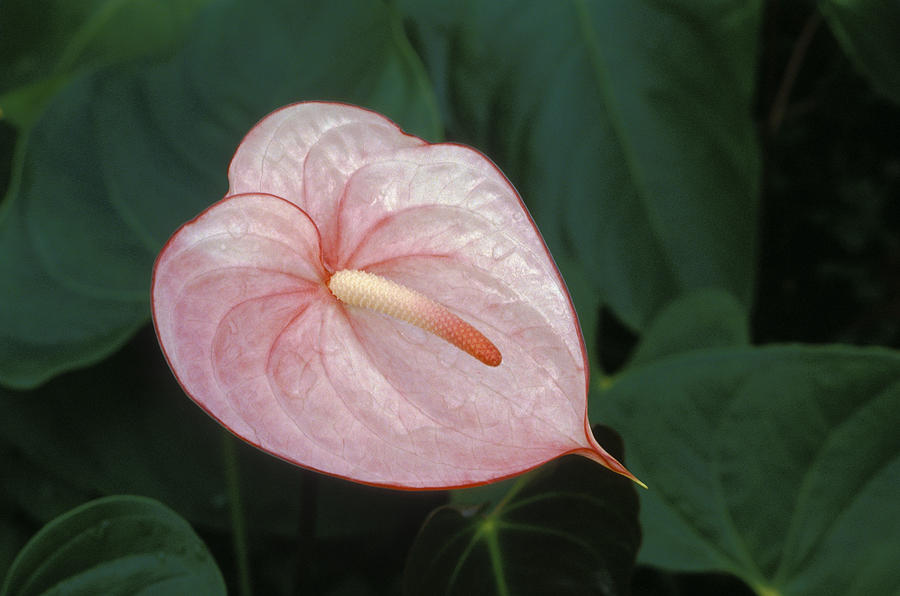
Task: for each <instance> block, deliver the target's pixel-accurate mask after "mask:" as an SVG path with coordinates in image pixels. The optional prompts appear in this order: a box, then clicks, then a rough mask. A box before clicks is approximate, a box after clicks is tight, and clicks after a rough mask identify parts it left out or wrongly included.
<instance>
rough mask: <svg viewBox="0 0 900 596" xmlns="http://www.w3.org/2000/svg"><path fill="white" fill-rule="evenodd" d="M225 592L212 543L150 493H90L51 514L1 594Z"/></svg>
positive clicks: (25, 550)
mask: <svg viewBox="0 0 900 596" xmlns="http://www.w3.org/2000/svg"><path fill="white" fill-rule="evenodd" d="M48 592H53V593H65V594H85V595H88V594H110V595H115V594H122V595H124V594H135V593H165V594H197V593H201V594H225V583H224V581H223V579H222V575H221V573H220V572H219V569H218V567H217V566H216V564H215V562H214V561H213V559H212V557H211V556H210V554H209V551H207V550H206V546H205V545H204V544H203V542H202V541H201V540H200V538H199V537H197V535H196V534H195V533H194V531H193V530H192V529H191V527H190V526H189V525H188V523H187V522H185V521H184V520H183V519H182V518H181V517H179V516H178V515H177V514H176V513H175V512H173V511H172V510H171V509H169V508H167V507H165V506H164V505H162V504H161V503H159V502H157V501H154V500H152V499H147V498H144V497H133V496H118V497H106V498H103V499H98V500H96V501H91V502H90V503H87V504H85V505H83V506H81V507H78V508H76V509H74V510H72V511H70V512H68V513H66V514H64V515H62V516H60V517H58V518H57V519H55V520H53V521H52V522H50V523H49V524H47V526H45V527H44V528H43V529H42V530H41V531H40V532H38V534H37V535H36V536H35V537H34V538H32V539H31V540H30V541H29V542H28V544H27V545H25V548H24V549H22V551H21V552H20V553H19V556H18V557H17V558H16V560H15V561H14V562H13V565H12V568H11V569H10V571H9V575H7V577H6V581H5V582H4V584H3V589H2V590H0V594H2V595H3V596H29V595H37V594H44V593H48Z"/></svg>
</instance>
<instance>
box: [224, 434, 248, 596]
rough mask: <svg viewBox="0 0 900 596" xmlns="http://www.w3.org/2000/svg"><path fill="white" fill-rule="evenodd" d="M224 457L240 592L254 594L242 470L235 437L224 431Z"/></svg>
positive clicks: (242, 594)
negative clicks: (242, 489)
mask: <svg viewBox="0 0 900 596" xmlns="http://www.w3.org/2000/svg"><path fill="white" fill-rule="evenodd" d="M222 459H223V460H224V463H225V487H226V491H227V493H228V512H229V515H230V517H231V536H232V543H233V545H234V559H235V563H236V564H237V572H238V594H240V595H241V596H252V594H253V589H252V588H251V583H250V559H249V556H248V554H247V550H248V549H247V528H246V526H245V525H244V504H243V501H242V499H241V486H240V480H241V477H240V470H239V467H238V461H237V449H236V448H235V438H234V437H233V436H232V435H231V433H229V432H228V431H225V430H223V431H222Z"/></svg>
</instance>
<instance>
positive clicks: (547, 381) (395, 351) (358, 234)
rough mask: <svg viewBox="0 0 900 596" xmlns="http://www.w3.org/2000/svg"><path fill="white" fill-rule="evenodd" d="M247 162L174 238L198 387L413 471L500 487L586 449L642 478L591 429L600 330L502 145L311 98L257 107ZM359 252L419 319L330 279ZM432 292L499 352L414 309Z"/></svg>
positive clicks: (365, 478) (355, 475)
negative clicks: (591, 350)
mask: <svg viewBox="0 0 900 596" xmlns="http://www.w3.org/2000/svg"><path fill="white" fill-rule="evenodd" d="M229 181H230V189H229V192H228V195H227V196H226V197H225V198H224V199H222V200H221V201H219V202H218V203H216V204H214V205H213V206H211V207H210V208H209V209H207V210H206V211H204V212H203V213H201V214H200V215H199V216H198V217H197V218H196V219H194V220H192V221H190V222H188V223H187V224H185V225H184V226H182V227H181V228H180V229H179V230H178V231H177V232H176V233H175V234H174V235H173V237H172V238H171V239H170V240H169V242H168V243H167V244H166V246H165V247H164V248H163V250H162V252H161V253H160V255H159V257H158V259H157V262H156V267H155V270H154V277H153V287H152V309H153V318H154V323H155V325H156V331H157V334H158V336H159V340H160V344H161V346H162V348H163V351H164V353H165V355H166V358H167V359H168V361H169V365H170V367H171V368H172V370H173V372H174V373H175V375H176V377H177V378H178V380H179V382H180V383H181V385H182V387H183V388H184V390H185V391H186V392H187V393H188V395H190V396H191V397H192V398H193V399H194V401H196V402H197V403H198V404H199V405H200V406H201V407H202V408H203V409H204V410H206V411H207V412H208V413H209V414H210V415H212V416H213V417H214V418H215V419H217V420H218V421H219V422H220V423H221V424H223V425H224V426H225V427H227V428H228V429H229V430H231V431H232V432H233V433H235V434H236V435H238V436H239V437H241V438H243V439H244V440H246V441H248V442H249V443H252V444H253V445H256V446H258V447H260V448H261V449H263V450H265V451H267V452H269V453H271V454H273V455H276V456H278V457H280V458H283V459H285V460H287V461H290V462H293V463H295V464H298V465H300V466H304V467H307V468H312V469H314V470H319V471H321V472H325V473H328V474H332V475H335V476H340V477H344V478H348V479H351V480H355V481H359V482H364V483H368V484H375V485H382V486H390V487H395V488H410V489H421V488H449V487H462V486H470V485H475V484H481V483H485V482H489V481H492V480H497V479H500V478H505V477H508V476H511V475H514V474H517V473H520V472H523V471H525V470H528V469H531V468H534V467H535V466H538V465H540V464H541V463H543V462H546V461H548V460H550V459H553V458H555V457H558V456H560V455H563V454H567V453H578V454H581V455H585V456H587V457H590V458H592V459H594V460H596V461H598V462H600V463H601V464H603V465H605V466H607V467H609V468H610V469H612V470H614V471H616V472H618V473H620V474H623V475H626V476H628V477H629V478H633V476H631V474H630V473H629V472H628V471H627V470H625V468H624V467H622V466H621V464H619V463H618V462H617V461H616V460H615V459H613V458H612V457H611V456H610V455H608V454H607V453H606V452H605V451H604V450H603V449H602V448H601V447H600V446H599V445H598V444H597V443H596V441H595V440H594V437H593V435H592V434H591V431H590V427H589V426H588V423H587V419H586V398H587V381H588V378H587V369H586V357H585V350H584V344H583V340H582V337H581V333H580V330H579V328H578V324H577V319H576V316H575V311H574V309H573V307H572V302H571V300H570V298H569V295H568V293H567V292H566V288H565V285H564V284H563V281H562V279H561V278H560V275H559V272H558V271H557V269H556V266H555V265H554V263H553V260H552V259H551V257H550V254H549V253H548V251H547V247H546V246H545V244H544V242H543V240H542V239H541V237H540V234H539V233H538V232H537V230H536V228H535V226H534V222H533V221H532V220H531V218H530V216H529V215H528V212H527V211H526V209H525V207H524V205H523V204H522V201H521V199H520V198H519V196H518V194H517V193H516V191H515V189H513V187H512V186H511V185H510V183H509V182H508V181H507V180H506V178H505V177H504V176H503V174H501V173H500V172H499V171H498V170H497V168H496V167H495V166H494V165H493V164H492V163H491V162H490V160H488V159H487V158H486V157H484V156H483V155H482V154H480V153H478V152H477V151H475V150H473V149H470V148H467V147H463V146H460V145H454V144H428V143H426V142H425V141H423V140H422V139H419V138H416V137H413V136H410V135H407V134H405V133H403V132H402V131H401V130H400V129H399V128H398V127H397V126H396V125H395V124H393V123H392V122H391V121H389V120H387V119H386V118H384V117H383V116H380V115H378V114H375V113H373V112H371V111H368V110H365V109H362V108H358V107H354V106H349V105H344V104H335V103H322V102H308V103H300V104H295V105H291V106H287V107H285V108H282V109H280V110H278V111H276V112H274V113H272V114H270V115H269V116H267V117H266V118H265V119H263V120H262V121H261V122H260V123H259V124H257V125H256V127H254V128H253V130H251V131H250V133H249V134H248V135H247V137H246V138H245V139H244V140H243V142H242V143H241V145H240V147H238V150H237V153H236V154H235V156H234V159H233V160H232V162H231V166H230V168H229ZM344 271H347V272H365V273H366V274H370V275H369V276H364V278H359V279H363V281H364V279H369V278H371V279H372V280H375V282H377V283H376V285H375V286H371V287H372V288H374V289H366V288H369V286H366V285H365V284H364V285H363V288H364V289H363V290H362V291H363V293H364V294H365V293H366V292H369V293H374V294H378V293H379V292H382V293H383V291H382V290H379V289H378V288H379V287H388V288H395V287H397V288H401V290H398V291H401V292H408V294H403V295H404V296H412V297H413V298H412V299H411V300H412V301H413V303H415V304H413V306H411V307H409V308H407V310H409V309H410V308H411V309H413V310H415V311H416V312H414V313H413V315H414V316H413V315H410V316H411V317H412V318H406V319H404V318H403V316H402V313H401V314H399V315H398V314H397V312H400V311H397V312H394V311H390V312H392V314H394V315H395V316H388V315H386V314H383V313H384V312H388V311H386V310H384V309H382V311H381V312H379V311H377V310H373V308H374V307H371V306H370V307H369V308H367V307H366V306H365V305H371V304H372V302H371V301H367V300H368V298H367V296H363V297H361V298H359V299H358V300H356V301H354V298H353V296H350V297H347V296H343V297H342V298H338V296H339V295H341V294H340V293H339V292H338V291H337V290H336V289H335V291H334V292H332V289H334V288H331V289H330V288H329V284H330V283H331V281H332V276H333V275H334V274H335V273H337V272H344ZM356 275H357V274H356V273H352V274H351V275H350V277H353V276H356ZM376 276H377V277H376ZM354 279H357V277H354ZM335 280H337V276H336V277H335ZM378 280H384V281H385V283H388V284H393V285H389V286H380V285H378V284H380V283H381V282H380V281H378ZM334 285H336V284H332V286H334ZM384 291H388V294H387V296H386V298H384V300H386V301H387V304H388V306H389V307H390V306H391V301H392V300H394V301H396V300H395V298H394V297H393V295H392V294H390V291H389V290H384ZM397 300H399V299H397ZM416 304H418V306H416ZM432 307H433V309H437V310H434V311H433V312H441V313H444V314H443V315H441V316H444V317H448V318H447V321H449V323H446V321H445V323H446V325H445V327H446V326H447V325H449V326H450V328H452V329H451V331H453V329H456V330H457V331H458V330H459V329H460V328H463V327H464V328H465V329H469V328H472V329H474V330H477V332H476V333H477V334H478V335H480V336H482V337H483V338H486V341H487V342H488V344H490V345H491V346H493V347H495V348H496V350H497V351H498V352H499V356H500V357H497V358H493V357H490V356H489V357H487V358H486V359H485V358H483V359H482V360H479V359H478V358H477V357H473V356H472V355H470V353H467V351H466V345H465V344H466V342H468V341H470V340H469V339H466V338H468V337H469V336H470V334H469V332H468V331H466V332H465V333H463V334H462V335H461V336H460V337H462V338H463V339H461V340H458V341H457V344H456V345H454V344H453V343H450V342H451V341H456V340H453V339H452V338H447V337H444V338H442V337H439V336H438V335H436V334H435V333H436V332H435V331H434V329H432V328H428V327H427V325H424V327H425V329H429V330H425V329H423V328H420V327H417V326H415V325H414V324H410V323H409V322H407V321H414V322H415V321H418V319H415V317H416V316H419V315H421V313H423V312H424V313H426V314H425V315H423V316H424V317H425V318H426V319H428V318H429V317H430V318H432V319H433V318H434V317H435V316H437V315H434V314H433V312H432V310H429V309H432ZM404 308H406V307H404ZM416 309H418V310H416ZM401 311H402V309H401ZM404 312H405V311H404ZM417 313H418V314H417ZM428 313H432V314H428ZM420 323H421V321H419V322H416V324H417V325H418V324H420ZM420 326H423V325H420ZM460 326H462V327H460ZM466 326H468V327H466ZM457 335H459V334H457ZM460 342H461V343H460ZM476 351H477V350H476ZM473 353H474V352H473ZM485 362H488V363H489V364H491V365H488V364H486V363H485ZM497 362H499V364H497ZM495 364H497V365H495Z"/></svg>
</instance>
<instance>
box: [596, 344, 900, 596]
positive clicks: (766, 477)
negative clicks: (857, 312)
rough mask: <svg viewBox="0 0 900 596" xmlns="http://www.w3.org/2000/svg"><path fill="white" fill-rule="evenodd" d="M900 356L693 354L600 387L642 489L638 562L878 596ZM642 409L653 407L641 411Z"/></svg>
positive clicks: (764, 584)
mask: <svg viewBox="0 0 900 596" xmlns="http://www.w3.org/2000/svg"><path fill="white" fill-rule="evenodd" d="M898 411H900V354H897V353H896V352H891V351H887V350H880V349H877V350H876V349H868V350H864V349H854V348H849V347H821V348H813V347H799V346H797V347H792V346H784V347H769V348H733V349H716V350H699V351H694V352H690V353H686V354H684V355H677V356H673V357H670V358H666V359H661V360H659V361H657V362H655V363H653V364H651V365H649V366H646V367H642V368H634V369H633V370H632V371H630V372H629V373H628V374H626V375H624V376H623V377H622V378H621V379H619V380H618V381H617V382H616V383H615V384H614V385H613V387H612V388H611V389H610V390H609V391H608V393H607V394H606V395H604V396H603V400H602V407H601V408H599V412H598V413H599V414H600V415H602V417H603V419H604V420H606V421H608V422H609V423H611V424H613V425H615V426H616V428H618V429H620V430H621V432H622V433H623V435H624V436H626V437H628V440H627V441H626V445H627V449H628V454H629V467H630V468H631V469H632V471H633V472H634V473H635V474H637V475H638V477H640V478H641V479H642V480H644V481H645V482H646V483H647V484H648V485H649V486H650V488H651V490H649V491H647V492H646V493H645V494H643V495H642V497H643V498H642V501H641V507H642V509H641V521H642V523H643V527H644V529H645V536H644V546H643V549H642V551H641V557H642V559H643V560H644V561H646V562H648V563H651V564H654V565H659V566H662V567H668V568H675V569H692V570H708V569H717V570H721V571H727V572H730V573H734V574H736V575H738V576H740V577H741V578H743V579H744V580H745V581H746V582H747V583H748V584H750V585H751V586H754V587H755V588H756V589H757V591H758V592H759V593H760V594H798V595H800V594H809V595H814V594H845V595H859V596H862V595H864V594H885V593H889V592H890V591H891V589H895V588H896V587H897V586H900V571H898V568H897V566H896V565H895V564H894V563H895V562H894V561H890V557H886V556H885V553H890V552H894V553H896V552H898V549H900V509H898V508H897V506H896V503H895V498H894V493H895V491H896V486H897V480H898V479H900V460H898V459H897V453H898V450H900V435H898V434H897V429H896V418H897V412H898ZM648 412H652V414H648Z"/></svg>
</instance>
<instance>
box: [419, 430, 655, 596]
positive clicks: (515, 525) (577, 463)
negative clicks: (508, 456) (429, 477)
mask: <svg viewBox="0 0 900 596" xmlns="http://www.w3.org/2000/svg"><path fill="white" fill-rule="evenodd" d="M604 434H606V435H607V437H606V440H604V441H603V442H604V444H607V445H608V444H609V443H610V442H616V443H618V445H617V446H616V447H617V448H610V451H611V452H612V453H615V454H617V455H621V439H618V438H617V437H614V436H609V434H608V433H604ZM636 513H637V495H636V494H635V487H634V485H633V484H632V483H631V482H630V481H628V480H626V479H625V478H621V477H616V476H612V475H611V474H608V473H606V472H604V471H603V470H602V469H600V468H598V467H597V466H596V465H592V463H591V462H589V461H586V460H583V459H582V458H575V457H567V458H564V459H562V460H560V461H558V462H554V463H552V464H549V465H548V466H546V467H545V468H542V469H541V470H539V471H538V472H536V473H535V472H532V473H530V474H526V475H524V476H520V477H519V478H517V479H516V480H514V481H512V482H511V484H510V485H509V489H508V491H506V494H505V495H504V496H503V498H502V500H500V501H499V502H497V503H495V504H494V505H492V506H491V507H487V506H481V507H479V506H447V507H442V508H440V509H437V510H435V511H434V512H433V513H432V514H431V516H429V518H428V520H427V521H426V522H425V525H424V526H423V527H422V529H421V531H420V532H419V535H418V537H417V538H416V542H415V544H414V545H413V547H412V550H411V551H410V555H409V560H408V562H407V571H406V574H405V582H404V588H405V593H406V594H441V595H447V596H450V595H453V594H484V595H485V596H487V595H490V594H497V595H508V594H521V595H526V594H534V595H540V594H559V595H565V594H571V595H573V596H574V595H576V594H577V595H581V594H585V595H587V594H599V595H602V594H625V593H628V586H629V584H630V583H631V577H630V575H631V574H630V570H631V567H632V565H633V564H634V557H635V554H636V552H637V547H638V545H639V544H640V529H639V528H638V526H637V520H636Z"/></svg>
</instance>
